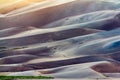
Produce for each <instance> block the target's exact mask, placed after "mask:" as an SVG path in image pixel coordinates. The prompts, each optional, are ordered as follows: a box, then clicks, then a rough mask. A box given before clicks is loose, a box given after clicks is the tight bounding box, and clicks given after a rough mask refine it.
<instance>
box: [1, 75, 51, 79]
mask: <svg viewBox="0 0 120 80" xmlns="http://www.w3.org/2000/svg"><path fill="white" fill-rule="evenodd" d="M16 79H53V77H47V76H36V77H35V76H0V80H16Z"/></svg>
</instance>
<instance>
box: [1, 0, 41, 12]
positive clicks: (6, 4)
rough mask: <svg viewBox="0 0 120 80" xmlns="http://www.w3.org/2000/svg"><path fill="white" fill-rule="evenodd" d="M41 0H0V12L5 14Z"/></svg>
mask: <svg viewBox="0 0 120 80" xmlns="http://www.w3.org/2000/svg"><path fill="white" fill-rule="evenodd" d="M41 1H43V0H0V13H1V14H5V13H8V12H10V11H13V10H16V9H19V8H22V7H25V6H28V5H30V4H33V3H35V2H41Z"/></svg>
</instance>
